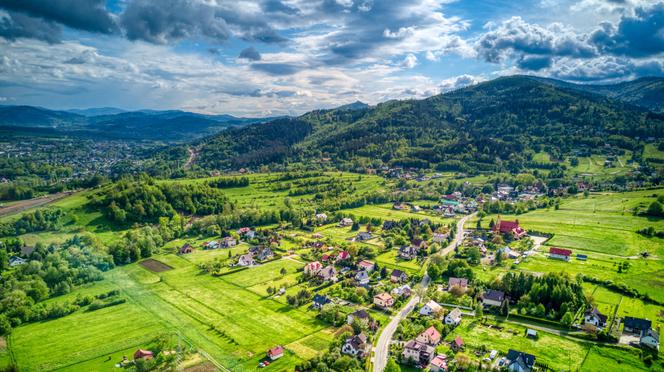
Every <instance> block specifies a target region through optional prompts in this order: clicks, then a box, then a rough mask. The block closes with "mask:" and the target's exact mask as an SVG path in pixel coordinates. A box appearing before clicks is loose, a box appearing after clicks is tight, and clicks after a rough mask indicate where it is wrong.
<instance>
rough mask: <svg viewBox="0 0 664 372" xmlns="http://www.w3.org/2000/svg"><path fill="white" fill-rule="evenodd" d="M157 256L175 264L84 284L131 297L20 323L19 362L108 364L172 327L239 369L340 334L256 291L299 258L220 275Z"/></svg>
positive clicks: (294, 354)
mask: <svg viewBox="0 0 664 372" xmlns="http://www.w3.org/2000/svg"><path fill="white" fill-rule="evenodd" d="M155 259H158V260H159V261H162V262H164V263H166V264H168V265H170V266H172V267H173V268H174V269H173V270H170V271H166V272H162V273H159V274H158V275H157V274H154V273H152V272H149V271H148V270H146V269H144V268H143V267H141V266H139V265H137V264H132V265H128V266H124V267H120V268H117V269H114V270H112V271H110V272H108V273H106V280H105V281H103V282H101V283H98V284H95V285H92V286H88V287H86V288H85V289H84V290H83V291H81V293H86V294H93V293H101V292H104V291H107V290H109V289H110V288H117V289H120V290H121V291H122V295H123V296H126V298H127V299H128V302H127V303H125V304H122V305H118V306H113V307H110V308H105V309H101V310H97V311H93V312H84V311H79V312H77V313H75V314H72V315H70V316H66V317H64V318H60V319H56V320H51V321H47V322H42V323H32V324H28V325H25V326H21V327H18V328H17V329H15V331H14V333H13V334H12V340H11V341H12V347H13V351H14V353H15V354H16V355H17V363H18V365H19V367H20V368H21V369H22V370H26V371H33V370H43V369H54V368H62V367H67V366H69V368H70V369H71V370H81V368H84V369H85V370H105V369H106V367H105V365H106V364H108V363H107V362H106V359H107V356H108V355H112V357H113V358H115V357H117V356H118V355H120V354H122V355H125V354H127V353H128V352H129V351H131V350H132V349H135V348H137V347H139V346H142V345H145V344H146V343H149V342H150V341H151V340H152V339H153V338H154V337H155V336H156V335H157V334H159V333H160V332H165V331H169V332H179V333H180V334H181V335H182V337H183V339H185V340H187V341H189V342H191V343H192V344H193V345H194V346H195V347H197V348H199V349H201V350H204V351H205V352H207V353H209V354H210V355H211V356H212V358H214V359H215V360H216V361H218V362H220V363H221V364H223V365H224V366H226V367H227V368H230V369H234V370H246V369H250V368H254V367H255V366H256V365H257V364H258V362H259V361H260V360H261V359H262V358H263V357H264V353H265V350H267V349H268V348H269V347H272V346H275V345H278V344H281V345H284V346H285V347H286V348H287V350H289V351H288V352H287V354H286V356H285V357H284V358H282V359H280V360H279V361H278V362H276V363H275V368H276V369H278V370H286V369H292V368H293V366H294V365H295V364H296V363H299V362H300V361H301V360H302V359H303V358H310V357H312V356H313V355H315V354H316V353H317V352H319V351H322V350H325V349H326V348H327V344H328V343H329V341H330V340H331V338H332V336H331V334H330V332H329V331H328V330H327V328H328V327H327V326H326V325H324V324H322V323H320V322H319V321H317V320H316V319H315V313H314V312H310V311H307V310H306V307H303V308H302V309H293V308H291V307H289V306H287V305H285V304H284V303H282V302H280V301H275V300H272V299H268V298H266V297H265V294H263V295H259V294H257V293H254V290H255V286H257V285H260V284H261V283H266V282H269V281H271V280H272V279H273V278H279V277H280V274H279V271H280V269H281V268H282V267H285V268H286V269H287V270H288V274H287V275H286V277H290V278H292V276H293V275H294V272H295V270H296V269H297V268H298V267H300V266H301V264H299V263H297V262H293V261H290V260H279V261H274V262H271V263H268V264H265V265H261V266H259V267H256V268H252V269H248V270H244V271H241V272H238V273H235V274H231V275H227V276H224V277H221V278H215V277H212V276H210V275H207V274H202V273H200V272H199V270H198V269H197V267H196V266H195V265H194V264H192V263H191V262H189V261H188V260H187V259H185V258H182V257H179V256H175V255H162V256H156V257H155ZM251 286H254V287H251ZM76 294H77V293H76V292H74V293H72V294H70V295H68V296H75V295H76ZM61 300H64V299H61ZM105 357H106V358H105Z"/></svg>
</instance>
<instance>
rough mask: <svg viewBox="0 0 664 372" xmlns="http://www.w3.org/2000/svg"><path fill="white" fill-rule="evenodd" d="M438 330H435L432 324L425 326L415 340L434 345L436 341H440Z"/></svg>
mask: <svg viewBox="0 0 664 372" xmlns="http://www.w3.org/2000/svg"><path fill="white" fill-rule="evenodd" d="M440 337H441V335H440V332H438V331H437V330H436V328H434V327H433V326H431V327H429V328H427V329H426V330H424V332H422V333H420V334H419V335H418V336H417V338H416V339H415V341H417V342H420V343H423V344H427V345H431V346H436V345H438V343H440Z"/></svg>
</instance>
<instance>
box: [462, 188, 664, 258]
mask: <svg viewBox="0 0 664 372" xmlns="http://www.w3.org/2000/svg"><path fill="white" fill-rule="evenodd" d="M658 193H659V194H662V193H664V190H661V189H660V190H648V191H637V192H628V193H606V194H591V196H590V197H588V198H584V197H583V196H578V197H572V198H569V199H563V201H562V203H561V205H560V209H559V210H554V209H553V208H552V209H549V210H546V209H539V210H535V211H532V212H528V213H524V214H521V215H519V216H504V218H506V219H515V218H518V220H519V222H520V223H521V225H522V226H524V227H525V228H526V229H529V230H534V231H541V232H546V233H552V234H554V237H553V238H552V239H551V240H549V241H548V242H547V244H548V245H553V246H560V247H565V248H571V249H580V250H587V251H592V252H598V253H606V254H610V255H617V256H633V255H636V254H639V253H640V252H643V251H649V252H650V253H652V254H655V255H657V256H660V257H661V256H664V239H659V238H646V237H644V236H641V235H639V234H637V233H636V231H637V230H639V229H642V228H644V227H648V226H652V227H654V228H656V229H657V230H659V231H661V230H664V219H661V218H646V217H640V216H633V215H632V209H633V208H634V207H637V206H638V207H642V208H647V206H648V205H649V204H650V203H651V202H652V201H653V200H654V198H653V197H652V195H655V194H658ZM492 218H493V219H494V220H495V219H496V218H497V216H487V217H485V218H484V219H483V223H484V226H488V223H489V221H490V220H491V219H492ZM474 225H475V223H474V222H469V224H468V226H474Z"/></svg>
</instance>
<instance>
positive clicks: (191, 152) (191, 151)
mask: <svg viewBox="0 0 664 372" xmlns="http://www.w3.org/2000/svg"><path fill="white" fill-rule="evenodd" d="M187 151H189V158H188V159H187V162H186V163H184V169H189V168H191V165H192V164H193V163H194V160H196V156H197V155H198V154H196V151H195V150H194V149H193V148H191V147H189V148H188V149H187Z"/></svg>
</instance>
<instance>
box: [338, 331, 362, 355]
mask: <svg viewBox="0 0 664 372" xmlns="http://www.w3.org/2000/svg"><path fill="white" fill-rule="evenodd" d="M341 352H342V353H344V354H348V355H352V356H359V357H364V356H365V355H366V352H367V336H365V335H364V333H360V334H359V335H355V336H353V337H349V338H347V339H346V342H345V343H344V346H342V347H341Z"/></svg>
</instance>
